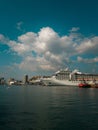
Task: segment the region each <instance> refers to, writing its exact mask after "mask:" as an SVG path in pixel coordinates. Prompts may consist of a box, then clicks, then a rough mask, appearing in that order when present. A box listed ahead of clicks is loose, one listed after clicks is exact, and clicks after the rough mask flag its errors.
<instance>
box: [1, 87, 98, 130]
mask: <svg viewBox="0 0 98 130" xmlns="http://www.w3.org/2000/svg"><path fill="white" fill-rule="evenodd" d="M97 114H98V89H93V88H89V89H82V88H77V87H74V88H73V87H42V86H28V87H26V86H25V87H21V86H13V87H8V86H6V87H2V86H1V87H0V130H65V129H66V130H74V129H75V130H78V129H79V130H87V129H91V130H93V129H94V130H95V129H96V130H97V129H98V123H97V122H98V121H97V117H98V115H97Z"/></svg>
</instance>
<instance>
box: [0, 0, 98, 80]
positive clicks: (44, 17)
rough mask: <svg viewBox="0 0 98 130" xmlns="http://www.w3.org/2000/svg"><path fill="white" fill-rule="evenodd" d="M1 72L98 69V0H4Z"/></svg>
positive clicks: (21, 73) (0, 6)
mask: <svg viewBox="0 0 98 130" xmlns="http://www.w3.org/2000/svg"><path fill="white" fill-rule="evenodd" d="M0 59H1V60H0V76H4V77H15V78H20V77H23V76H24V74H28V75H30V76H31V75H48V74H52V73H53V72H55V71H57V70H58V69H60V68H65V67H67V66H69V68H71V69H79V70H80V71H83V72H91V73H92V72H96V73H98V1H97V0H89V1H84V0H74V1H73V0H57V1H56V0H1V1H0Z"/></svg>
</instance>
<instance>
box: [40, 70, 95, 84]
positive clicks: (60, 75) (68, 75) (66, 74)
mask: <svg viewBox="0 0 98 130" xmlns="http://www.w3.org/2000/svg"><path fill="white" fill-rule="evenodd" d="M92 81H96V82H97V81H98V74H90V73H82V72H80V71H78V70H74V71H70V70H69V69H68V68H66V69H61V70H59V71H57V72H55V74H54V75H52V76H51V77H49V78H42V82H43V84H44V85H46V86H54V85H55V86H78V85H79V84H80V83H83V82H86V83H89V84H90V83H92Z"/></svg>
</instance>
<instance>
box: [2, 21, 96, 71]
mask: <svg viewBox="0 0 98 130" xmlns="http://www.w3.org/2000/svg"><path fill="white" fill-rule="evenodd" d="M18 25H19V26H21V23H20V24H18ZM78 30H79V28H72V29H71V30H70V34H68V35H64V36H60V35H59V34H58V33H57V32H55V31H54V30H53V29H52V28H50V27H44V28H41V29H40V31H39V32H38V33H35V32H27V33H25V34H23V35H21V36H18V38H17V41H14V40H10V39H9V40H8V39H7V38H6V37H4V36H3V35H2V34H1V35H0V41H1V42H4V43H5V44H6V45H8V46H9V47H10V49H11V50H12V51H13V52H15V53H16V54H17V55H18V56H20V57H22V61H21V63H20V64H18V67H19V68H20V69H24V70H28V71H39V70H41V69H42V70H52V71H53V70H56V69H58V68H60V66H61V67H62V66H64V65H66V64H67V63H68V62H70V61H71V57H72V56H77V55H78V58H77V61H78V62H82V61H83V62H87V63H93V62H98V57H96V56H95V58H94V59H83V58H82V57H81V55H82V54H91V53H93V54H97V50H98V36H94V37H92V38H87V37H83V36H82V34H80V33H77V31H78Z"/></svg>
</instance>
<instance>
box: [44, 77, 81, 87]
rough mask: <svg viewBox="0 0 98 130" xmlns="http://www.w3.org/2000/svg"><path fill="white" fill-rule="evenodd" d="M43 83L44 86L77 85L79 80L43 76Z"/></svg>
mask: <svg viewBox="0 0 98 130" xmlns="http://www.w3.org/2000/svg"><path fill="white" fill-rule="evenodd" d="M42 81H43V83H44V85H46V86H78V85H79V83H80V81H69V80H58V79H55V78H44V79H43V80H42Z"/></svg>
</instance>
